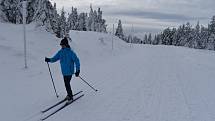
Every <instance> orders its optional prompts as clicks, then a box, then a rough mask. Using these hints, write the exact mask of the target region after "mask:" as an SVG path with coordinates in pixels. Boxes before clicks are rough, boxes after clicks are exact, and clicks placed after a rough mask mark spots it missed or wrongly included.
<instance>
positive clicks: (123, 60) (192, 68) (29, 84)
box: [0, 23, 215, 121]
mask: <svg viewBox="0 0 215 121" xmlns="http://www.w3.org/2000/svg"><path fill="white" fill-rule="evenodd" d="M70 36H71V38H72V42H70V45H71V47H72V49H74V50H75V52H77V55H78V56H79V57H80V61H81V76H82V77H83V78H85V79H86V80H87V81H89V83H91V84H92V85H93V86H94V87H96V88H97V89H98V90H99V92H98V93H95V92H94V91H93V90H91V89H90V88H89V87H88V86H87V85H85V84H84V83H83V82H82V81H81V80H80V79H78V78H75V77H73V79H72V82H71V85H72V88H73V91H74V92H78V91H79V90H83V91H84V94H85V96H84V97H83V98H81V99H80V100H78V101H77V102H75V103H74V104H72V105H70V106H69V107H67V108H65V109H64V110H62V111H60V112H59V113H57V114H56V115H54V116H52V117H50V118H49V119H47V121H71V120H74V121H129V120H130V121H214V119H215V117H214V116H215V109H214V107H215V95H214V93H213V92H214V91H215V88H214V85H215V82H214V72H215V65H214V60H215V56H214V55H215V53H214V52H213V51H203V50H194V49H188V48H183V47H171V46H151V45H132V46H130V45H128V44H126V43H124V42H123V41H122V40H120V39H118V38H116V37H114V50H112V36H111V35H108V34H101V33H95V32H77V31H72V32H71V33H70ZM27 41H28V44H27V50H28V51H27V53H28V69H24V58H23V38H22V25H12V24H2V23H0V55H1V59H0V67H1V68H0V74H1V76H0V80H1V81H0V95H1V96H2V97H1V103H0V107H1V109H0V114H1V117H0V119H1V120H3V121H38V119H40V118H41V117H42V116H43V115H40V114H39V111H41V110H42V109H44V108H46V107H47V106H50V105H52V104H54V103H55V102H57V101H58V100H60V99H62V98H64V97H65V95H66V91H65V88H64V84H63V79H62V75H61V72H60V68H59V63H55V64H50V67H51V70H52V74H53V77H54V81H55V85H56V88H57V92H58V93H59V95H60V97H59V98H60V99H57V98H56V96H55V94H54V90H53V87H52V84H51V79H50V75H49V72H48V67H47V64H46V63H45V62H44V57H46V56H47V57H51V56H53V55H54V54H55V53H56V52H57V51H58V49H60V46H59V42H60V39H57V38H55V37H54V35H52V34H50V33H47V32H45V30H44V29H43V28H37V29H35V28H34V25H28V27H27Z"/></svg>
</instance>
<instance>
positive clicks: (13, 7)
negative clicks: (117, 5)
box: [0, 0, 107, 38]
mask: <svg viewBox="0 0 215 121" xmlns="http://www.w3.org/2000/svg"><path fill="white" fill-rule="evenodd" d="M21 2H22V0H2V1H1V2H0V17H1V20H2V21H4V22H10V23H14V24H22V18H23V17H22V4H21ZM66 14H67V15H66ZM67 16H68V17H67ZM26 22H27V23H28V24H29V23H31V22H35V23H36V24H37V25H38V26H45V28H46V30H47V31H49V32H52V33H55V34H56V36H57V37H59V38H62V37H64V36H65V35H67V33H68V32H69V31H70V30H79V31H97V32H107V30H106V27H107V25H106V20H104V19H103V18H102V11H101V9H100V8H98V10H97V11H96V10H93V8H92V6H90V12H89V13H78V10H77V8H73V7H71V12H70V13H66V12H65V10H64V8H62V10H61V11H60V13H59V14H58V12H57V9H56V3H54V4H53V5H52V3H51V2H50V1H49V0H27V18H26Z"/></svg>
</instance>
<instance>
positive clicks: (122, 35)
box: [115, 20, 124, 39]
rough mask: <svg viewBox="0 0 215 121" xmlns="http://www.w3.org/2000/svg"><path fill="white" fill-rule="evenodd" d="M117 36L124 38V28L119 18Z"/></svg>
mask: <svg viewBox="0 0 215 121" xmlns="http://www.w3.org/2000/svg"><path fill="white" fill-rule="evenodd" d="M115 35H116V36H118V37H119V38H120V39H124V34H123V29H122V22H121V20H119V22H118V27H117V29H116V33H115Z"/></svg>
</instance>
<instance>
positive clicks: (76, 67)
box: [72, 52, 80, 71]
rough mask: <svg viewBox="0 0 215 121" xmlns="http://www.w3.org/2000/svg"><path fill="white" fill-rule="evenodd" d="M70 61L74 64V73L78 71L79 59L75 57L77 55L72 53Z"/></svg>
mask: <svg viewBox="0 0 215 121" xmlns="http://www.w3.org/2000/svg"><path fill="white" fill-rule="evenodd" d="M72 60H73V61H74V62H75V69H76V71H78V70H79V71H80V61H79V58H78V57H77V55H76V54H75V53H74V52H72Z"/></svg>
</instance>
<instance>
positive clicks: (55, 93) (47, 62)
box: [47, 62, 59, 98]
mask: <svg viewBox="0 0 215 121" xmlns="http://www.w3.org/2000/svg"><path fill="white" fill-rule="evenodd" d="M47 64H48V68H49V73H50V76H51V79H52V84H53V87H54V91H55V94H56V96H57V98H58V97H59V96H58V94H57V91H56V88H55V84H54V81H53V77H52V73H51V69H50V67H49V63H48V62H47Z"/></svg>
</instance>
